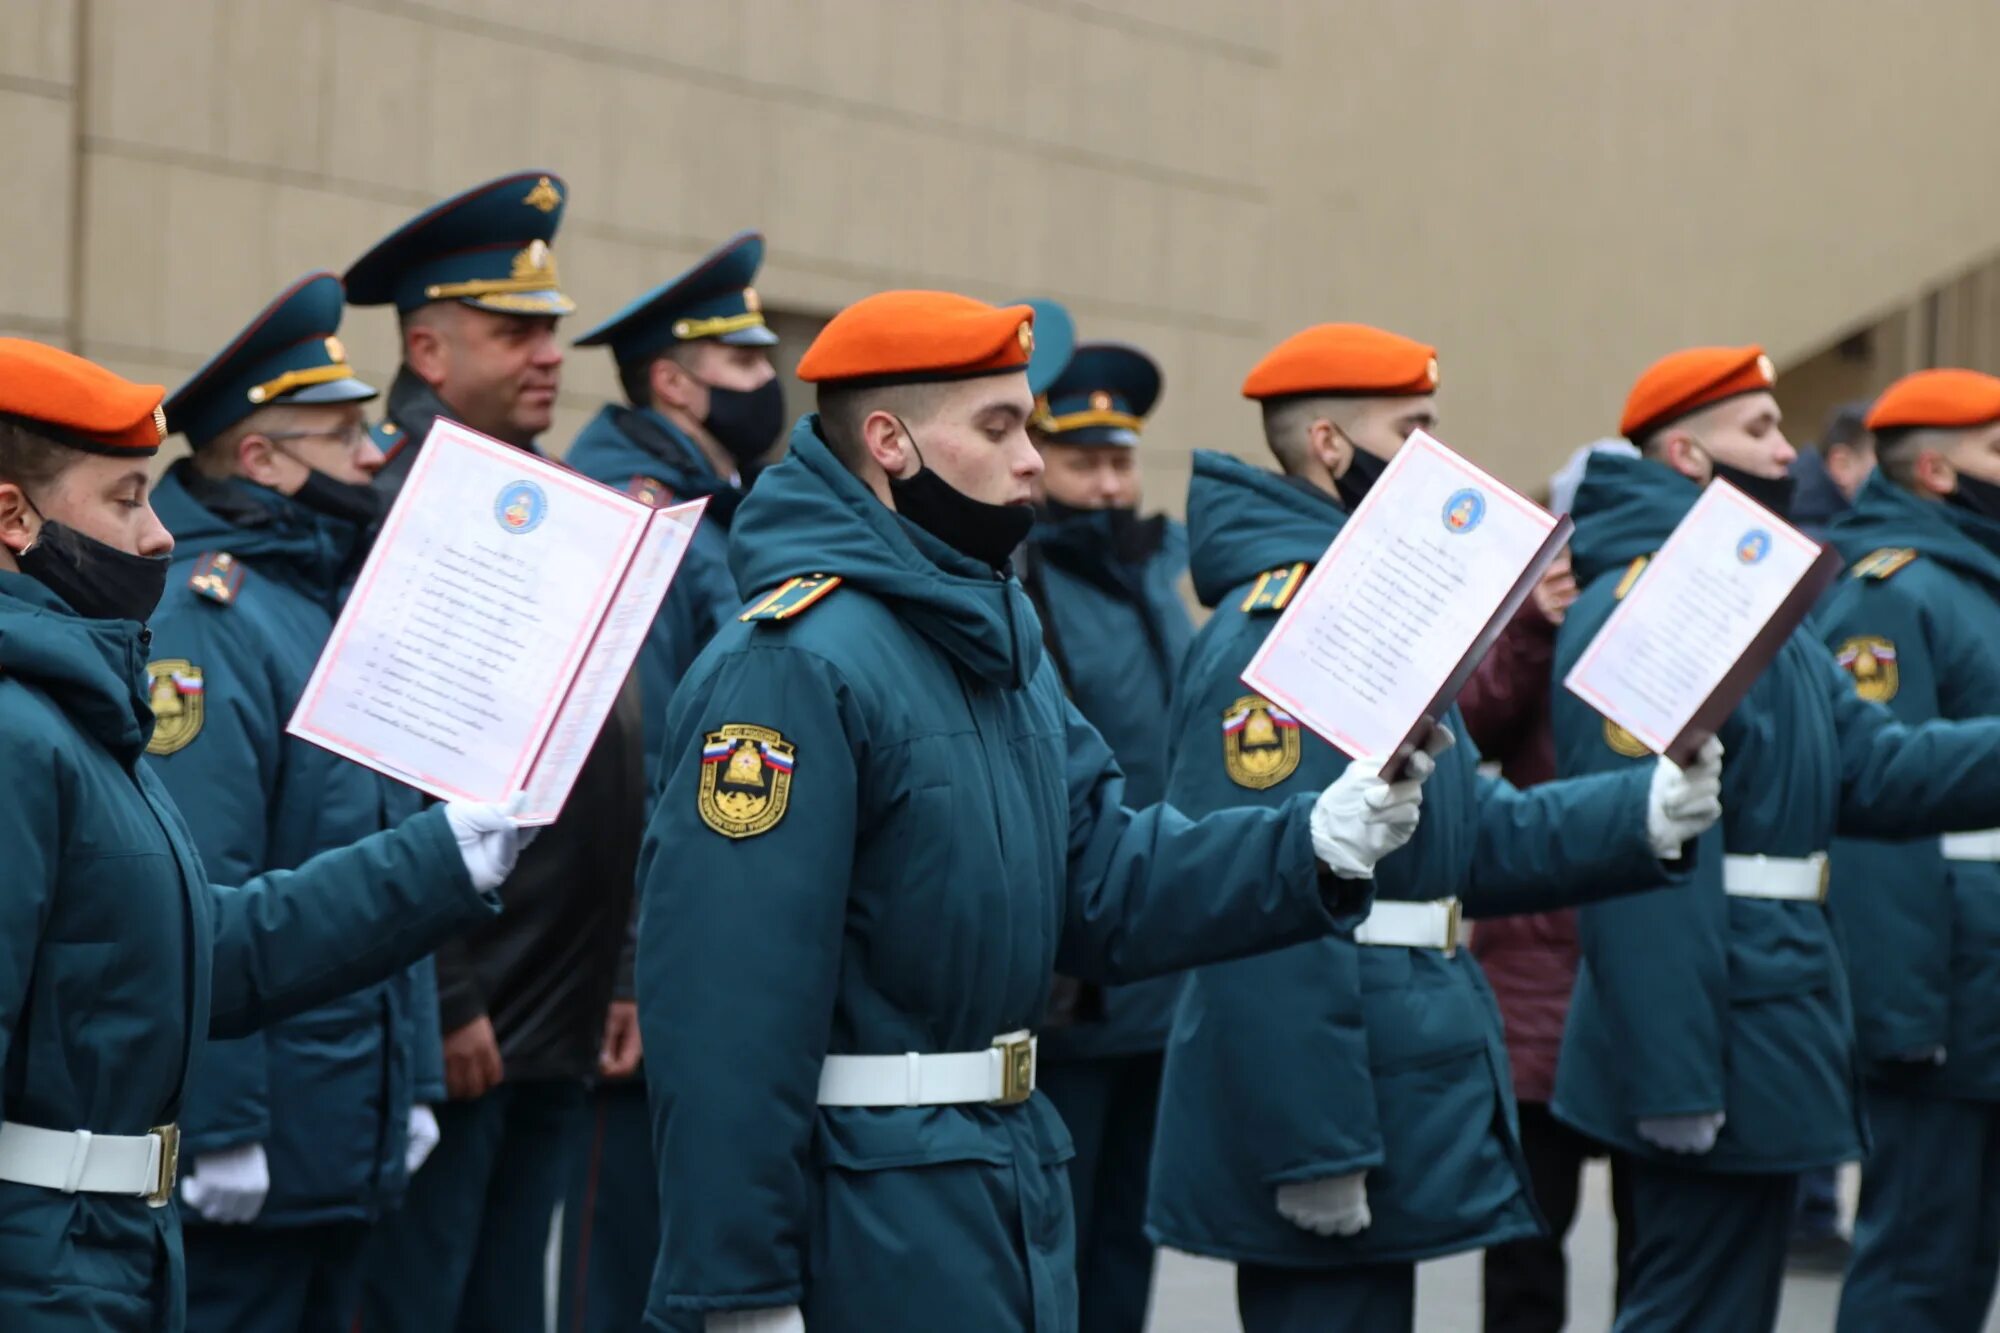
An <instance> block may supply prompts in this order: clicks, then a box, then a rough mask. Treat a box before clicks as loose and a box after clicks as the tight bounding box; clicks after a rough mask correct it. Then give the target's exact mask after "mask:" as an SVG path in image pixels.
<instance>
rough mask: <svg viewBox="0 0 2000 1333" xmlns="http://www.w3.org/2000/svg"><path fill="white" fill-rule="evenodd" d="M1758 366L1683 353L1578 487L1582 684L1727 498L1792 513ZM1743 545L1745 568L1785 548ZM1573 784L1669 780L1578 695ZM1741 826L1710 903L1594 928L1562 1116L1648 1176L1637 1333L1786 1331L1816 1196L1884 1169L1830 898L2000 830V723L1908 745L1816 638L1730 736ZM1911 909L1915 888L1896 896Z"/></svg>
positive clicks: (1951, 728)
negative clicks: (1710, 486) (1598, 653)
mask: <svg viewBox="0 0 2000 1333" xmlns="http://www.w3.org/2000/svg"><path fill="white" fill-rule="evenodd" d="M1773 382H1774V380H1773V374H1772V370H1771V363H1770V361H1769V359H1768V358H1766V357H1765V356H1764V354H1763V353H1762V352H1761V351H1760V350H1759V349H1758V348H1756V347H1698V348H1690V349H1688V350H1685V351H1681V352H1676V353H1674V354H1673V355H1671V356H1668V357H1666V358H1664V359H1663V360H1661V361H1659V362H1658V363H1656V364H1655V365H1654V366H1652V367H1651V368H1649V369H1648V370H1647V371H1646V372H1645V373H1644V374H1642V375H1641V376H1640V377H1639V380H1638V382H1637V383H1636V384H1635V385H1634V386H1633V388H1632V392H1631V394H1630V396H1629V397H1628V399H1627V401H1626V406H1625V414H1624V418H1623V421H1622V423H1621V427H1620V429H1621V431H1622V432H1623V433H1624V434H1625V435H1626V436H1627V438H1629V439H1631V440H1632V442H1633V443H1634V444H1635V445H1637V446H1638V447H1639V450H1640V453H1641V456H1640V457H1637V458H1626V457H1620V456H1616V455H1611V454H1595V455H1592V457H1591V459H1590V463H1589V466H1588V469H1587V470H1586V471H1585V474H1584V479H1583V484H1582V486H1581V487H1580V488H1579V489H1578V492H1577V497H1576V504H1575V508H1574V509H1573V511H1572V512H1573V514H1574V515H1575V518H1576V523H1577V529H1576V538H1575V541H1574V543H1573V546H1572V550H1573V551H1574V553H1575V566H1576V575H1577V580H1578V582H1579V583H1580V584H1582V585H1583V589H1584V590H1583V593H1582V594H1581V595H1580V596H1579V598H1578V599H1577V602H1576V605H1575V606H1574V607H1572V608H1571V610H1570V613H1569V616H1568V618H1567V619H1566V620H1565V621H1564V624H1563V627H1562V630H1561V633H1560V635H1559V637H1558V640H1557V645H1556V666H1555V675H1556V678H1557V679H1561V678H1562V677H1563V676H1564V675H1566V674H1567V673H1568V672H1569V669H1570V668H1571V667H1572V666H1573V665H1574V664H1575V663H1576V660H1577V658H1578V656H1579V655H1580V654H1581V653H1582V651H1583V649H1584V647H1585V645H1587V644H1588V643H1589V642H1590V640H1591V638H1592V637H1593V636H1594V635H1595V634H1596V633H1597V631H1598V630H1599V629H1600V628H1602V626H1603V625H1604V622H1605V619H1606V618H1607V617H1608V616H1609V615H1610V614H1611V611H1612V609H1613V607H1614V606H1615V605H1616V603H1617V601H1618V599H1619V598H1620V597H1621V596H1623V595H1624V593H1626V592H1627V591H1629V590H1630V589H1631V588H1632V587H1633V586H1634V585H1635V584H1636V583H1637V582H1638V581H1639V580H1640V579H1642V578H1644V577H1645V568H1646V564H1647V562H1648V561H1649V560H1650V559H1651V557H1652V555H1653V553H1654V552H1656V551H1658V550H1659V548H1660V545H1661V543H1662V542H1663V541H1665V539H1666V537H1667V534H1668V533H1670V532H1671V531H1673V529H1674V527H1675V525H1676V524H1678V523H1679V522H1680V520H1681V518H1682V517H1683V516H1684V515H1685V514H1686V513H1687V511H1688V510H1689V509H1690V508H1691V507H1693V505H1694V503H1695V501H1696V499H1698V498H1699V496H1700V494H1701V489H1702V487H1703V486H1705V485H1706V484H1707V483H1708V482H1709V481H1710V480H1712V479H1714V478H1716V477H1724V478H1726V479H1728V480H1730V481H1731V482H1733V483H1735V484H1737V485H1738V486H1739V488H1741V489H1743V490H1744V491H1745V492H1746V493H1748V494H1749V495H1750V496H1751V498H1753V499H1757V500H1759V501H1760V502H1762V503H1764V504H1765V505H1766V506H1767V507H1769V508H1771V509H1772V510H1773V511H1774V512H1775V513H1777V514H1778V515H1780V516H1782V514H1783V512H1784V508H1785V504H1786V499H1787V496H1788V492H1789V479H1788V477H1787V474H1786V469H1787V467H1788V466H1789V465H1790V463H1791V461H1792V456H1793V451H1792V447H1791V445H1790V444H1788V443H1787V442H1786V440H1785V436H1784V432H1783V429H1782V427H1781V424H1780V413H1779V409H1778V403H1777V400H1776V398H1774V397H1773V396H1772V384H1773ZM1757 536H1758V533H1757V530H1756V529H1754V528H1753V529H1751V530H1750V531H1749V532H1746V533H1745V534H1744V539H1743V540H1742V542H1741V543H1740V549H1741V552H1742V553H1743V554H1740V555H1739V558H1755V555H1756V552H1757V551H1759V550H1761V549H1764V546H1765V544H1767V543H1768V540H1769V537H1768V534H1765V536H1764V540H1763V541H1762V542H1759V541H1758V540H1755V539H1756V538H1757ZM1555 710H1556V712H1555V730H1556V751H1557V762H1558V765H1559V767H1560V768H1561V770H1562V771H1563V772H1564V773H1570V774H1574V773H1594V772H1601V771H1610V770H1616V769H1618V768H1621V767H1626V766H1629V765H1632V764H1637V763H1650V762H1652V759H1651V756H1650V755H1648V754H1646V752H1645V749H1644V747H1643V746H1641V745H1640V744H1639V743H1638V742H1637V741H1636V740H1635V739H1634V738H1633V737H1632V736H1631V735H1630V734H1628V733H1626V732H1625V731H1623V730H1622V729H1620V728H1619V727H1617V726H1616V725H1614V724H1612V723H1609V722H1607V721H1606V720H1605V719H1604V718H1602V717H1600V716H1598V715H1597V714H1596V713H1594V712H1592V711H1591V710H1590V709H1589V708H1588V707H1587V706H1586V705H1585V704H1584V703H1583V702H1582V701H1581V700H1580V699H1577V698H1575V697H1573V696H1571V695H1569V693H1568V692H1567V691H1562V690H1558V691H1557V692H1556V699H1555ZM1722 739H1723V741H1724V743H1725V744H1726V745H1727V746H1728V751H1729V759H1728V762H1727V763H1726V764H1725V766H1724V769H1723V808H1724V810H1725V811H1726V814H1725V817H1724V820H1723V827H1722V828H1721V829H1720V830H1719V831H1718V832H1716V833H1713V834H1710V835H1709V836H1708V837H1706V838H1704V839H1703V845H1702V847H1701V849H1700V852H1699V855H1698V856H1697V858H1696V866H1695V872H1694V875H1695V878H1694V883H1693V884H1692V885H1691V886H1690V889H1691V891H1690V892H1689V893H1687V894H1683V895H1679V896H1676V897H1675V898H1673V899H1672V900H1668V899H1667V898H1664V897H1661V896H1659V895H1654V896H1650V897H1644V896H1642V897H1637V898H1628V899H1621V900H1619V901H1617V902H1608V903H1600V904H1596V905H1593V906H1588V907H1585V908H1584V909H1583V911H1582V913H1581V916H1580V921H1579V932H1580V935H1581V940H1582V945H1583V964H1582V967H1581V969H1580V971H1579V972H1578V976H1577V987H1576V996H1575V1002H1574V1004H1573V1005H1572V1006H1571V1009H1570V1019H1569V1025H1568V1027H1567V1028H1566V1029H1565V1031H1564V1034H1563V1051H1562V1058H1561V1062H1560V1064H1559V1066H1558V1068H1557V1071H1556V1092H1555V1101H1554V1103H1553V1105H1552V1107H1551V1109H1552V1110H1553V1112H1554V1113H1555V1115H1556V1116H1557V1117H1558V1118H1560V1119H1562V1120H1563V1121H1565V1122H1567V1123H1568V1124H1570V1125H1572V1126H1574V1127H1575V1128H1576V1129H1578V1130H1580V1131H1582V1132H1583V1133H1584V1134H1587V1135H1589V1136H1590V1137H1592V1138H1594V1139H1597V1140H1598V1141H1599V1142H1602V1143H1607V1144H1609V1145H1611V1146H1612V1147H1613V1149H1614V1150H1616V1151H1618V1152H1620V1153H1622V1154H1624V1155H1625V1157H1626V1158H1627V1160H1626V1161H1624V1162H1621V1163H1620V1169H1621V1170H1627V1169H1629V1171H1630V1175H1629V1177H1628V1178H1629V1179H1630V1180H1631V1182H1632V1209H1633V1214H1634V1223H1633V1229H1634V1231H1635V1233H1636V1234H1635V1236H1634V1239H1633V1242H1632V1245H1631V1247H1630V1255H1629V1259H1628V1263H1627V1267H1628V1269H1629V1270H1630V1271H1629V1272H1628V1273H1627V1274H1626V1277H1625V1283H1626V1298H1625V1301H1624V1303H1623V1305H1622V1306H1621V1308H1620V1310H1619V1313H1618V1322H1617V1325H1616V1327H1617V1329H1618V1330H1620V1333H1628V1331H1631V1330H1655V1329H1696V1328H1698V1329H1701V1330H1704V1333H1708V1330H1715V1331H1716V1333H1732V1331H1733V1330H1765V1329H1769V1328H1771V1327H1772V1325H1773V1324H1774V1323H1775V1321H1776V1319H1777V1311H1778V1298H1779V1292H1780V1289H1781V1287H1782V1285H1783V1279H1784V1261H1785V1242H1786V1237H1787V1234H1788V1232H1789V1230H1790V1224H1791V1218H1792V1210H1793V1196H1794V1192H1795V1184H1796V1181H1797V1177H1798V1174H1799V1173H1800V1172H1802V1171H1807V1170H1810V1169H1812V1168H1814V1167H1818V1166H1825V1165H1830V1164H1832V1163H1837V1162H1841V1161H1848V1160H1851V1159H1853V1158H1855V1157H1858V1156H1860V1154H1861V1149H1862V1142H1863V1136H1862V1125H1861V1108H1860V1106H1859V1103H1858V1100H1857V1097H1856V1089H1855V1050H1854V1036H1853V1015H1852V1008H1851V1006H1850V1004H1849V996H1848V988H1847V980H1846V976H1845V972H1844V969H1843V967H1842V965H1841V959H1840V956H1839V953H1838V951H1837V949H1836V947H1835V940H1834V936H1833V932H1832V930H1831V929H1830V927H1829V924H1828V920H1827V913H1826V909H1825V907H1824V906H1823V898H1824V895H1825V886H1826V873H1827V871H1826V866H1827V851H1828V849H1829V848H1830V847H1831V846H1832V843H1833V839H1834V836H1835V834H1836V833H1842V834H1848V835H1852V836H1857V837H1876V838H1916V837H1926V836H1934V835H1937V834H1941V833H1947V832H1953V831H1956V830H1963V829H1980V828H1990V827H1992V826H1993V825H1994V824H2000V762H1996V760H2000V721H1995V720H1986V721H1964V722H1957V723H1950V722H1930V723H1925V724H1923V725H1918V726H1911V725H1905V724H1903V723H1900V722H1898V720H1897V719H1896V717H1895V715H1894V714H1892V713H1891V712H1890V711H1889V710H1888V709H1887V708H1886V707H1884V706H1883V705H1882V704H1880V703H1877V702H1872V701H1869V700H1865V699H1862V698H1859V697H1857V695H1856V694H1855V691H1854V689H1853V679H1852V677H1850V676H1848V675H1847V674H1845V673H1843V672H1842V671H1841V670H1840V668H1839V667H1838V666H1837V665H1836V664H1835V662H1834V657H1833V654H1832V653H1831V652H1830V651H1828V649H1827V647H1826V645H1825V644H1824V643H1822V642H1820V641H1819V639H1818V638H1817V637H1816V636H1815V635H1814V633H1813V632H1812V631H1810V630H1801V631H1800V632H1798V633H1796V634H1794V635H1793V636H1792V637H1791V638H1790V639H1789V640H1788V641H1787V642H1786V643H1785V644H1784V646H1783V648H1782V649H1781V650H1780V652H1779V654H1778V657H1777V659H1776V661H1775V662H1773V664H1772V665H1771V666H1770V667H1769V668H1768V669H1767V670H1766V671H1765V672H1764V674H1763V675H1762V677H1760V678H1759V679H1758V681H1757V682H1756V684H1755V686H1754V687H1753V688H1752V689H1751V691H1750V694H1749V696H1748V697H1747V698H1746V699H1745V700H1744V701H1743V703H1742V704H1740V705H1739V706H1738V707H1737V709H1736V711H1735V713H1734V714H1732V715H1731V717H1730V718H1729V720H1728V721H1727V723H1725V724H1724V726H1723V729H1722ZM1879 887H1880V888H1881V890H1882V891H1884V892H1888V891H1891V889H1892V886H1889V885H1883V886H1879Z"/></svg>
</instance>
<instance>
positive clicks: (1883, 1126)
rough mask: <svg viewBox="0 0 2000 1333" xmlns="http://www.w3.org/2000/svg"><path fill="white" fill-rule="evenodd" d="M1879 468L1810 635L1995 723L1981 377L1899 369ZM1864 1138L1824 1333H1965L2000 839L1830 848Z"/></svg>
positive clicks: (1984, 1146)
mask: <svg viewBox="0 0 2000 1333" xmlns="http://www.w3.org/2000/svg"><path fill="white" fill-rule="evenodd" d="M1867 428H1868V429H1869V430H1870V431H1872V432H1874V433H1875V438H1876V455H1877V457H1878V458H1879V459H1880V468H1879V470H1878V471H1877V472H1876V473H1875V474H1874V476H1873V477H1871V478H1870V479H1869V481H1868V483H1867V484H1866V485H1865V486H1864V487H1863V488H1862V490H1861V494H1860V495H1859V497H1858V498H1857V504H1856V506H1855V508H1854V509H1852V510H1850V511H1849V512H1848V513H1846V514H1845V515H1843V516H1842V517H1841V518H1840V519H1838V520H1837V521H1836V522H1835V523H1834V525H1833V530H1832V539H1833V542H1834V545H1835V546H1837V547H1838V548H1839V550H1840V554H1841V556H1842V557H1843V558H1844V559H1845V560H1846V561H1847V562H1848V570H1849V577H1848V578H1846V579H1844V580H1842V581H1841V583H1840V585H1839V587H1838V588H1837V589H1836V590H1835V592H1834V594H1833V596H1832V597H1830V598H1829V599H1828V601H1827V603H1826V604H1825V605H1824V606H1823V607H1822V608H1821V614H1820V623H1819V629H1820V633H1821V635H1822V637H1824V638H1825V640H1826V642H1827V644H1828V646H1829V647H1831V648H1832V649H1833V651H1834V657H1835V660H1836V661H1838V662H1839V663H1840V665H1841V666H1843V667H1845V668H1846V669H1847V673H1848V675H1849V676H1851V677H1852V678H1853V681H1854V687H1855V691H1856V693H1858V694H1859V695H1860V696H1861V697H1862V698H1864V699H1873V700H1875V701H1877V702H1879V703H1883V704H1887V705H1888V707H1889V709H1890V710H1891V711H1892V712H1894V713H1895V714H1896V716H1897V717H1898V718H1900V719H1901V720H1903V721H1904V722H1907V723H1921V722H1927V721H1929V720H1931V719H1932V718H1940V717H1944V718H1973V717H1988V718H1990V717H1993V716H1995V715H2000V379H1995V378H1994V377H1993V376H1991V375H1983V374H1980V373H1978V372H1976V371H1971V370H1924V371H1918V372H1917V373H1916V374H1914V375H1910V376H1908V377H1906V378H1904V379H1902V380H1899V381H1897V382H1896V383H1895V384H1893V385H1891V386H1890V387H1889V389H1888V390H1887V391H1886V392H1885V393H1883V395H1882V396H1881V398H1880V399H1878V400H1877V401H1876V403H1875V405H1874V407H1873V408H1872V410H1871V411H1870V412H1869V414H1868V418H1867ZM1831 901H1832V905H1833V910H1834V912H1835V913H1836V914H1837V915H1838V917H1839V920H1840V924H1841V928H1842V933H1843V934H1844V935H1845V937H1846V941H1847V944H1848V948H1849V956H1850V966H1849V969H1848V971H1849V977H1850V984H1851V985H1852V986H1853V988H1854V1016H1855V1027H1856V1031H1857V1033H1858V1036H1859V1041H1860V1047H1861V1059H1862V1073H1863V1076H1864V1083H1863V1086H1862V1093H1863V1097H1864V1099H1865V1102H1866V1106H1867V1111H1868V1129H1869V1137H1870V1139H1871V1143H1870V1145H1869V1149H1868V1157H1867V1160H1866V1162H1865V1164H1864V1165H1863V1167H1862V1174H1861V1211H1860V1214H1859V1216H1858V1217H1857V1219H1856V1221H1855V1227H1854V1258H1853V1261H1852V1262H1851V1264H1850V1265H1849V1267H1848V1270H1847V1284H1846V1286H1845V1287H1843V1288H1842V1290H1841V1294H1840V1325H1839V1326H1840V1328H1841V1329H1842V1330H1843V1333H1870V1331H1871V1330H1875V1329H1896V1330H1898V1333H1977V1330H1979V1329H1980V1328H1982V1327H1984V1326H1985V1323H1986V1311H1987V1309H1988V1307H1989V1306H1991V1305H1992V1303H1993V1286H1994V1278H1995V1273H1996V1270H2000V829H1987V830H1985V831H1983V832H1977V833H1965V834H1955V835H1951V836H1947V837H1945V838H1944V839H1943V840H1942V841H1941V842H1939V841H1932V840H1925V841H1922V842H1859V841H1852V840H1848V839H1842V840H1840V841H1837V842H1835V843H1834V845H1833V890H1832V897H1831Z"/></svg>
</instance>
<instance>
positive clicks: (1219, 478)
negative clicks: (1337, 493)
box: [1188, 449, 1347, 607]
mask: <svg viewBox="0 0 2000 1333" xmlns="http://www.w3.org/2000/svg"><path fill="white" fill-rule="evenodd" d="M1346 523H1347V511H1346V510H1345V509H1342V508H1341V507H1340V503H1339V501H1337V500H1335V499H1334V498H1333V497H1332V496H1331V495H1328V494H1326V493H1325V492H1323V491H1320V490H1317V489H1315V488H1313V487H1310V486H1307V485H1303V484H1301V483H1299V482H1296V481H1293V480H1291V479H1289V478H1287V477H1284V476H1281V475H1279V474H1278V473H1275V472H1270V471H1267V470H1266V469H1264V468H1260V467H1254V466H1252V465H1251V464H1249V463H1246V462H1244V461H1243V460H1242V459H1240V458H1235V457H1232V456H1231V455H1229V454H1223V453H1217V452H1215V451H1214V450H1211V449H1197V450H1195V452H1194V475H1193V476H1192V477H1191V478H1190V479H1189V481H1188V547H1189V558H1188V563H1189V567H1190V568H1191V569H1192V570H1193V572H1194V590H1195V595H1196V596H1197V597H1199V598H1200V599H1201V604H1202V605H1203V606H1206V607H1215V606H1217V605H1219V604H1220V603H1221V602H1222V600H1223V599H1224V598H1226V597H1227V596H1228V595H1229V591H1230V589H1232V588H1237V587H1241V586H1242V585H1243V584H1245V583H1248V582H1249V581H1250V580H1251V579H1253V578H1256V577H1257V575H1259V574H1261V573H1263V572H1264V571H1265V570H1267V569H1276V568H1278V567H1279V566H1280V565H1292V564H1297V563H1299V562H1300V561H1304V562H1305V563H1307V564H1314V563H1317V562H1318V560H1319V558H1320V557H1321V556H1322V555H1325V554H1326V548H1327V547H1328V546H1330V545H1332V544H1333V539H1334V538H1335V537H1337V536H1339V535H1340V530H1341V528H1342V527H1344V526H1345V525H1346Z"/></svg>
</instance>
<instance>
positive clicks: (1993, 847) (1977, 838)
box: [1942, 828, 2000, 861]
mask: <svg viewBox="0 0 2000 1333" xmlns="http://www.w3.org/2000/svg"><path fill="white" fill-rule="evenodd" d="M1942 841H1943V845H1944V859H1945V860H1947V861H2000V828H1990V829H1986V830H1984V831H1982V832H1979V833H1947V834H1945V835H1944V838H1943V840H1942Z"/></svg>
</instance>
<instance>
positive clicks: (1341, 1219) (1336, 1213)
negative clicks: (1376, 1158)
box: [1278, 1171, 1375, 1236]
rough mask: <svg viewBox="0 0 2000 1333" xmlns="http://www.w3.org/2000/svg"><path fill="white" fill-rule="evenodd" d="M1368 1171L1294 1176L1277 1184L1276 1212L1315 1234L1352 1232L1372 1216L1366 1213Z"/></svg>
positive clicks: (1367, 1222)
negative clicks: (1306, 1177)
mask: <svg viewBox="0 0 2000 1333" xmlns="http://www.w3.org/2000/svg"><path fill="white" fill-rule="evenodd" d="M1367 1175H1368V1173H1367V1172H1366V1171H1356V1172H1354V1173H1353V1174H1352V1175H1346V1176H1330V1177H1328V1178H1326V1179H1324V1180H1295V1181H1292V1182H1291V1183H1290V1184H1286V1185H1280V1186H1278V1212H1279V1213H1280V1214H1282V1215H1283V1216H1284V1219H1285V1220H1286V1221H1287V1222H1290V1223H1291V1224H1292V1225H1293V1226H1297V1227H1304V1228H1305V1229H1306V1230H1307V1231H1310V1232H1312V1233H1313V1234H1314V1235H1316V1236H1352V1235H1355V1234H1356V1233H1358V1232H1360V1231H1363V1230H1365V1229H1366V1228H1367V1226H1368V1224H1369V1223H1370V1222H1372V1221H1374V1220H1375V1219H1374V1218H1373V1217H1371V1216H1370V1215H1369V1213H1368V1186H1367V1183H1366V1178H1367Z"/></svg>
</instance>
